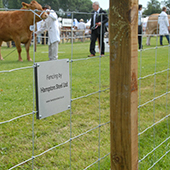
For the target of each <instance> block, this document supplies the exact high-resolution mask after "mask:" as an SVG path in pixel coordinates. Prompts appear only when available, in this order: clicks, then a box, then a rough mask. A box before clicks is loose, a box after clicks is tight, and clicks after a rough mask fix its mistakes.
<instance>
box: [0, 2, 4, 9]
mask: <svg viewBox="0 0 170 170" xmlns="http://www.w3.org/2000/svg"><path fill="white" fill-rule="evenodd" d="M3 7H4V5H3V1H2V0H0V8H3Z"/></svg>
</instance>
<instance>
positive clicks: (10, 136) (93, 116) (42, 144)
mask: <svg viewBox="0 0 170 170" xmlns="http://www.w3.org/2000/svg"><path fill="white" fill-rule="evenodd" d="M144 40H145V39H144ZM144 43H145V42H144V41H143V45H144ZM151 44H152V45H151V47H155V45H156V39H155V37H153V38H152V39H151ZM164 45H167V42H166V39H165V38H164ZM146 48H150V47H146V46H145V45H144V49H146ZM13 49H14V48H6V47H2V50H1V51H2V55H3V57H5V56H6V55H7V54H9V53H10V52H12V51H13ZM30 54H31V58H33V57H32V56H33V48H32V47H31V49H30ZM71 54H73V55H71ZM88 54H89V42H84V43H79V42H76V43H74V45H73V50H72V45H71V44H70V43H67V44H60V45H59V59H64V58H68V59H70V60H71V59H72V60H73V62H72V63H70V79H71V98H72V99H74V100H73V102H72V109H71V111H70V110H68V111H65V112H62V113H59V114H56V115H53V116H50V117H48V118H45V119H42V120H37V119H36V116H35V115H34V116H32V115H28V116H25V117H22V118H19V119H16V120H14V121H11V122H9V123H5V124H0V170H1V169H2V170H5V169H9V168H10V167H12V166H14V165H16V164H18V163H20V162H23V161H25V160H27V159H29V158H31V157H32V153H33V152H34V155H39V154H41V153H42V152H44V151H46V150H48V149H50V148H52V147H54V146H57V145H59V144H61V143H64V142H66V141H67V140H69V139H70V135H71V137H72V138H73V137H76V136H78V135H79V134H82V133H84V132H86V131H88V130H90V129H92V128H95V127H97V126H98V125H99V123H100V124H104V123H106V122H109V121H110V116H109V114H110V113H109V112H110V106H109V105H110V103H109V90H105V89H107V88H109V56H106V57H103V58H101V59H99V58H90V59H85V58H87V55H88ZM106 54H107V55H108V54H109V53H106ZM155 55H156V56H157V59H156V65H155ZM169 55H170V54H169ZM71 56H72V57H71ZM22 58H23V60H24V61H23V62H18V61H17V60H18V55H17V51H16V50H15V51H14V52H12V53H11V55H9V56H7V57H5V60H4V61H0V71H2V70H10V69H15V68H21V67H27V66H32V65H33V62H28V61H27V60H26V52H25V49H24V48H23V51H22ZM47 60H48V46H42V45H37V52H36V53H35V61H36V62H40V61H47ZM99 66H100V67H99ZM140 66H141V67H140ZM155 66H156V68H155ZM167 68H168V47H165V48H158V49H157V51H155V50H153V49H151V50H146V51H143V52H142V53H140V52H139V55H138V77H140V76H141V77H144V76H146V75H149V74H153V73H154V72H155V70H156V72H158V71H162V70H165V69H167ZM33 74H34V73H33V69H32V68H28V69H24V70H19V71H13V72H10V73H0V78H1V83H0V122H3V121H6V120H10V119H12V118H14V117H17V116H21V115H23V114H27V113H31V112H32V111H33V107H34V106H35V103H33V89H34V87H33ZM167 80H169V77H168V78H167V71H165V72H163V73H160V74H157V75H156V76H155V77H154V76H150V77H148V78H145V79H142V80H139V82H138V84H139V96H140V97H139V104H140V105H142V104H144V103H146V102H147V101H150V100H152V99H153V98H154V97H158V96H160V95H162V94H164V93H166V92H167V91H169V83H167ZM99 89H101V90H104V91H103V92H101V93H100V95H99V93H96V94H93V95H90V96H88V97H84V98H81V99H77V98H78V97H81V96H85V95H87V94H91V93H94V92H97V91H98V90H99ZM99 99H100V100H99ZM169 99H170V98H169V94H168V95H164V96H162V97H160V98H158V99H156V100H154V101H153V102H150V103H148V104H146V105H145V106H143V107H141V108H140V109H139V128H138V129H139V133H140V132H142V131H143V130H145V129H146V128H147V127H149V126H151V125H152V124H153V123H154V122H157V121H159V120H160V119H162V118H163V117H165V116H166V115H167V114H169V111H170V106H169ZM34 109H35V108H34ZM70 113H71V114H70ZM70 122H71V124H70ZM169 123H170V119H169V118H167V119H165V120H164V121H162V122H161V123H159V124H157V125H156V126H154V127H153V128H150V129H149V130H147V131H146V132H145V133H143V134H141V135H140V136H139V160H141V159H142V158H143V157H144V156H145V155H147V154H148V153H149V152H151V151H152V150H153V148H155V147H157V146H158V145H159V144H160V143H162V142H163V141H164V140H165V139H167V138H168V137H169ZM32 129H34V130H32ZM70 129H71V133H70ZM33 132H34V133H33ZM99 135H100V149H99ZM115 138H116V136H115ZM33 139H34V140H33ZM33 145H34V149H32V148H33ZM70 147H71V152H70ZM169 149H170V147H169V140H167V141H165V142H164V143H163V144H162V145H161V146H160V147H159V148H157V149H156V150H155V151H153V152H152V153H151V154H150V155H149V156H148V157H147V158H146V159H144V160H143V161H141V163H139V169H141V170H145V169H148V168H149V167H151V166H152V164H153V163H154V162H156V161H157V160H158V159H159V158H160V157H161V156H162V155H163V154H165V153H166V151H168V150H169ZM109 152H110V124H106V125H104V126H101V128H100V134H99V128H96V129H94V130H93V131H90V132H88V133H86V134H84V135H82V136H80V137H77V138H75V139H73V140H72V142H71V145H70V142H66V143H65V144H63V145H61V146H59V147H56V148H55V149H53V150H51V151H49V152H47V153H45V154H43V155H41V156H38V157H36V158H35V159H34V169H40V170H46V169H48V170H63V169H64V170H67V169H70V161H71V168H72V169H84V168H86V167H87V166H89V165H90V164H92V163H94V162H95V161H97V160H98V157H99V155H100V157H101V158H102V157H104V156H105V155H106V154H108V153H109ZM70 154H71V160H70ZM168 157H169V154H168V155H167V156H165V157H164V158H163V159H162V160H161V161H159V162H158V163H157V164H156V165H155V169H158V170H160V169H163V170H164V169H167V170H168V169H169V167H170V162H169V158H168ZM98 166H100V169H102V170H108V169H110V155H108V156H106V157H105V158H104V159H102V160H101V161H100V164H98V163H96V164H94V165H92V166H91V167H90V168H89V169H94V170H95V169H98ZM31 167H32V161H28V162H27V163H24V164H23V165H22V166H19V167H17V168H15V169H18V170H20V169H24V170H25V169H31Z"/></svg>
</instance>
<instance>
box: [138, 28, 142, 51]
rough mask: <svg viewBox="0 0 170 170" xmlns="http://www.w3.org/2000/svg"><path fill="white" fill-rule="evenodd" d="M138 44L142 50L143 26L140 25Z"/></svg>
mask: <svg viewBox="0 0 170 170" xmlns="http://www.w3.org/2000/svg"><path fill="white" fill-rule="evenodd" d="M138 44H139V49H141V48H142V25H138Z"/></svg>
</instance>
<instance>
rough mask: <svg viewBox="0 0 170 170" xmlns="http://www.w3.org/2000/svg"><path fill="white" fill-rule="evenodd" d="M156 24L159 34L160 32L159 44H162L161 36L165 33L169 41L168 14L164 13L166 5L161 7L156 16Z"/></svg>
mask: <svg viewBox="0 0 170 170" xmlns="http://www.w3.org/2000/svg"><path fill="white" fill-rule="evenodd" d="M158 24H159V34H160V45H163V43H162V41H163V36H164V35H165V37H166V39H167V40H168V43H169V30H170V29H169V28H170V27H169V21H168V15H167V14H166V7H163V8H162V12H161V13H160V15H159V17H158Z"/></svg>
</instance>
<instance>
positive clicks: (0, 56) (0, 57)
mask: <svg viewBox="0 0 170 170" xmlns="http://www.w3.org/2000/svg"><path fill="white" fill-rule="evenodd" d="M1 45H2V41H0V60H4V59H3V57H2V55H1Z"/></svg>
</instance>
